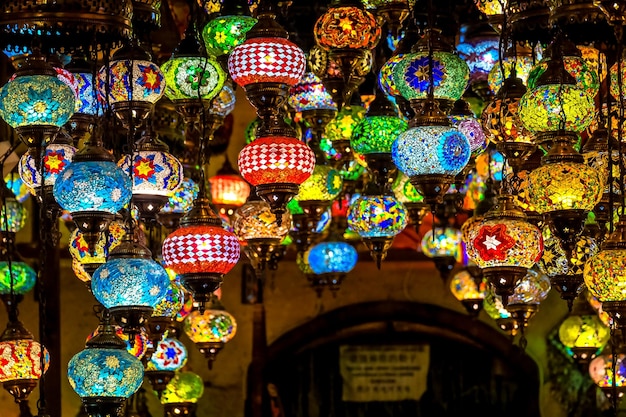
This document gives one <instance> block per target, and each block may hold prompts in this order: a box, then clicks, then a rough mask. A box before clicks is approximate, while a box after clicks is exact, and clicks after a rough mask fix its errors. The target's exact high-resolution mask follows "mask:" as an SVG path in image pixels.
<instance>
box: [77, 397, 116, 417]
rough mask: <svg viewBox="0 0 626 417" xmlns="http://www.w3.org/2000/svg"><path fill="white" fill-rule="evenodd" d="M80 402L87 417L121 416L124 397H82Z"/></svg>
mask: <svg viewBox="0 0 626 417" xmlns="http://www.w3.org/2000/svg"><path fill="white" fill-rule="evenodd" d="M82 402H83V408H84V409H85V412H86V413H87V414H88V415H89V417H121V416H122V414H123V410H124V403H125V402H126V398H122V397H83V398H82Z"/></svg>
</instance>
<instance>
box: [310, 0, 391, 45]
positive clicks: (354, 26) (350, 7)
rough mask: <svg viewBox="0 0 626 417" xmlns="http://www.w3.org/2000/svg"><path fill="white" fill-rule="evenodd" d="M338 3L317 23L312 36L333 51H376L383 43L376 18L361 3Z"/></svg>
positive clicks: (318, 42)
mask: <svg viewBox="0 0 626 417" xmlns="http://www.w3.org/2000/svg"><path fill="white" fill-rule="evenodd" d="M355 3H356V2H350V1H343V2H342V1H335V2H334V3H332V4H331V6H330V7H329V9H328V11H327V12H326V13H324V14H323V15H321V16H320V17H319V19H318V20H317V22H316V23H315V29H314V31H313V34H314V35H315V41H316V42H317V44H318V45H319V46H321V47H322V48H324V49H326V50H333V49H355V50H358V49H373V48H374V47H375V46H376V45H377V44H378V41H379V40H380V36H381V29H380V25H379V24H378V22H377V21H376V17H375V16H374V15H373V14H372V13H370V12H368V11H367V10H364V9H363V8H361V7H359V5H358V3H356V4H357V5H355Z"/></svg>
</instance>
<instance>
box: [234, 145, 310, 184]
mask: <svg viewBox="0 0 626 417" xmlns="http://www.w3.org/2000/svg"><path fill="white" fill-rule="evenodd" d="M237 164H238V165H239V172H240V173H241V176H242V177H244V179H245V180H246V181H248V182H249V183H250V184H252V185H254V186H257V185H262V184H279V183H282V184H296V185H300V184H302V183H303V182H304V181H305V180H306V179H307V178H309V177H310V176H311V173H312V172H313V168H315V154H314V153H313V151H312V150H311V148H309V147H308V146H307V145H306V144H305V143H304V142H302V141H300V140H298V139H296V138H291V137H283V136H272V137H264V138H259V139H256V140H254V141H252V142H251V143H249V144H248V145H246V146H245V147H244V148H243V149H242V150H241V152H239V159H238V160H237Z"/></svg>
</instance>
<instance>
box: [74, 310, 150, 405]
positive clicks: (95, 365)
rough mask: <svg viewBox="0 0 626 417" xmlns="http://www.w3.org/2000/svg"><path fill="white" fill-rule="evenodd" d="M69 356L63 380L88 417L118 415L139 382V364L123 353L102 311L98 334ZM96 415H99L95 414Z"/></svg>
mask: <svg viewBox="0 0 626 417" xmlns="http://www.w3.org/2000/svg"><path fill="white" fill-rule="evenodd" d="M86 345H87V346H86V349H84V350H82V351H80V352H78V353H77V354H76V355H74V356H73V357H72V359H71V360H70V362H69V363H68V365H67V378H68V379H69V382H70V385H71V386H72V389H73V390H74V391H75V392H76V393H77V394H78V396H79V397H80V398H81V400H82V402H83V406H84V408H85V411H86V412H87V413H88V414H91V415H112V416H115V415H119V414H118V413H119V412H120V411H121V409H122V407H123V405H124V402H125V401H126V399H127V398H128V397H130V396H131V395H132V394H133V393H135V391H137V389H139V387H140V386H141V383H142V381H143V365H142V364H141V361H140V360H139V359H137V358H136V357H135V356H133V355H131V354H130V353H128V352H127V351H126V345H125V344H124V342H123V341H122V340H121V339H120V338H119V337H117V335H116V334H115V329H114V328H113V326H112V325H111V323H110V319H109V318H108V313H107V312H105V313H104V316H103V319H102V323H101V325H100V327H99V329H98V334H97V335H96V336H95V337H93V338H92V339H91V340H89V341H88V342H87V344H86ZM98 413H99V414H98Z"/></svg>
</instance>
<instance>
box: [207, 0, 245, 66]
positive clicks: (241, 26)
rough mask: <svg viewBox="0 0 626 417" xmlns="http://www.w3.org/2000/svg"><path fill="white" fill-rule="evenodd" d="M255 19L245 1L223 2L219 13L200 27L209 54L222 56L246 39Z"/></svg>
mask: <svg viewBox="0 0 626 417" xmlns="http://www.w3.org/2000/svg"><path fill="white" fill-rule="evenodd" d="M256 22H257V20H256V19H255V18H253V17H252V16H250V8H249V7H248V5H247V4H246V2H245V1H225V2H223V5H222V8H221V10H220V14H219V15H217V16H215V17H214V18H213V19H211V20H209V22H208V23H207V24H206V26H204V29H202V39H204V46H205V48H206V51H207V53H208V54H209V55H213V56H222V55H227V54H229V53H231V52H232V50H233V49H235V47H236V46H237V45H240V44H242V43H243V42H244V41H245V40H246V34H247V33H248V31H249V30H250V29H252V27H253V26H254V25H255V24H256Z"/></svg>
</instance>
